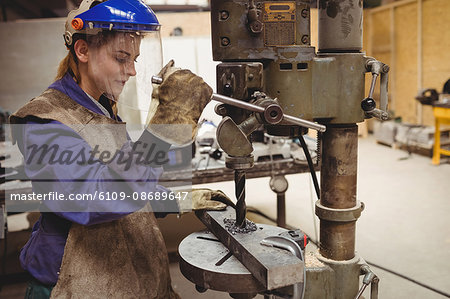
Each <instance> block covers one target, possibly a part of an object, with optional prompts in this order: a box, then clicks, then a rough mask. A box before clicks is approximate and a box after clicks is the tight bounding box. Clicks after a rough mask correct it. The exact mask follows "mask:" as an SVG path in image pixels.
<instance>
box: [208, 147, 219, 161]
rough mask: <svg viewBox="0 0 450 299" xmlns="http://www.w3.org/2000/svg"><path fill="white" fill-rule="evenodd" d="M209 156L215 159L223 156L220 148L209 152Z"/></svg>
mask: <svg viewBox="0 0 450 299" xmlns="http://www.w3.org/2000/svg"><path fill="white" fill-rule="evenodd" d="M209 156H210V157H211V158H213V159H214V160H219V159H220V158H222V152H221V151H220V150H219V149H216V150H215V151H213V152H212V153H209Z"/></svg>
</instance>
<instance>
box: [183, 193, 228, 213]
mask: <svg viewBox="0 0 450 299" xmlns="http://www.w3.org/2000/svg"><path fill="white" fill-rule="evenodd" d="M178 205H179V210H180V214H183V213H186V212H190V211H196V210H212V211H220V210H225V209H226V207H227V206H232V207H233V208H234V207H236V206H235V204H234V203H233V202H232V201H231V199H230V198H229V197H228V196H226V195H225V193H223V192H222V191H220V190H211V189H206V188H205V189H192V192H191V198H186V199H184V200H180V201H179V202H178Z"/></svg>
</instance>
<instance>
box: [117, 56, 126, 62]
mask: <svg viewBox="0 0 450 299" xmlns="http://www.w3.org/2000/svg"><path fill="white" fill-rule="evenodd" d="M116 60H117V62H118V63H127V62H128V58H125V57H118V56H117V57H116Z"/></svg>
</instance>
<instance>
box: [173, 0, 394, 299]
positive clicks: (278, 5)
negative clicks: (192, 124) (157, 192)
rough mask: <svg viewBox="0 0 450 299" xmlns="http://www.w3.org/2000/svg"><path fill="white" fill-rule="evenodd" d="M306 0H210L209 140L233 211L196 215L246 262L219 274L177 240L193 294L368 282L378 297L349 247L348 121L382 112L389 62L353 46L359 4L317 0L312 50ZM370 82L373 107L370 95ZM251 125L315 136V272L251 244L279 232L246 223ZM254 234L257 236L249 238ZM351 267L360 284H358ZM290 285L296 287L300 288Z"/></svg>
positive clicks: (334, 290) (346, 288)
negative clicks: (221, 156) (212, 109)
mask: <svg viewBox="0 0 450 299" xmlns="http://www.w3.org/2000/svg"><path fill="white" fill-rule="evenodd" d="M309 3H310V1H309V0H296V1H282V0H279V1H275V0H273V1H257V0H212V1H211V25H212V48H213V59H214V60H215V61H221V62H222V63H220V64H219V65H218V66H217V94H215V95H213V99H215V100H218V101H220V102H222V104H220V105H218V106H217V107H216V113H218V114H219V115H221V116H223V120H222V122H221V123H220V125H219V127H218V129H217V140H218V143H219V145H220V146H221V148H222V149H223V150H224V152H225V153H227V158H226V166H227V167H229V168H231V169H234V170H235V188H236V199H237V204H236V211H235V215H234V217H233V212H230V211H229V210H227V211H226V212H200V213H198V216H199V218H200V219H201V220H202V221H203V223H205V225H206V226H207V228H208V229H209V230H210V231H211V232H212V233H213V234H214V235H215V237H214V239H215V240H219V241H221V242H222V243H223V244H224V245H225V246H226V249H228V250H230V252H232V253H233V255H234V257H235V258H236V259H237V260H239V262H240V263H242V264H243V265H245V267H246V269H240V268H239V266H237V264H239V265H240V263H239V262H238V261H237V260H236V261H234V262H233V263H236V264H233V265H235V266H234V268H233V267H232V268H233V269H237V268H239V269H240V270H239V271H237V272H236V273H234V272H233V271H232V270H230V269H228V270H224V271H225V273H220V274H217V273H216V272H215V271H216V270H217V269H213V268H214V267H213V268H211V267H210V266H209V265H206V264H202V263H201V262H199V259H198V258H197V259H196V258H195V256H193V255H192V254H194V255H195V253H194V252H195V250H199V248H198V247H195V246H194V245H193V244H191V245H192V246H194V247H192V246H190V247H189V246H186V243H185V242H184V241H183V242H182V244H181V245H180V256H181V259H182V261H181V263H180V266H181V269H182V272H183V274H184V275H185V276H186V277H187V278H188V279H190V280H191V281H193V282H194V283H196V285H197V286H199V287H200V289H202V288H211V289H217V290H221V291H227V292H229V293H230V294H236V293H239V294H240V295H239V296H241V297H242V296H244V295H243V294H242V293H247V295H245V296H247V297H245V298H251V297H252V296H253V295H254V294H256V293H258V292H259V293H264V292H265V291H266V293H265V294H269V293H270V292H269V293H268V292H267V291H273V290H279V289H280V288H283V287H286V286H289V285H293V286H294V287H293V288H292V289H291V290H290V291H288V293H289V294H290V295H285V296H292V297H294V298H302V296H303V293H304V297H305V298H355V297H356V298H358V297H359V296H361V294H362V291H364V288H365V287H366V286H367V285H368V284H370V283H372V285H373V287H372V297H373V298H376V296H377V288H376V286H377V282H378V278H377V277H376V276H375V275H373V273H372V272H371V271H370V268H368V266H367V265H365V263H364V261H363V260H362V258H360V257H359V256H357V255H356V253H355V228H356V220H357V219H358V218H359V216H360V214H361V211H362V210H363V208H364V205H363V204H362V203H361V202H359V201H357V199H356V177H357V144H358V140H357V138H358V133H357V126H356V123H358V122H362V121H363V120H364V119H365V118H369V117H377V118H379V119H383V120H384V119H387V112H386V109H387V83H388V75H387V74H388V71H389V67H388V66H387V65H385V64H383V63H381V62H379V61H377V60H375V59H374V58H371V57H366V56H365V55H364V53H362V52H361V50H362V9H363V8H362V0H340V1H337V0H318V17H319V37H318V42H319V43H318V51H317V53H316V51H315V49H314V47H312V46H311V45H310V4H309ZM366 72H370V73H372V82H371V87H370V90H369V95H368V97H366V98H365V95H364V85H365V73H366ZM378 77H379V78H380V105H379V108H377V107H376V102H375V101H374V100H373V98H372V96H373V93H374V89H375V83H376V81H377V78H378ZM260 127H264V130H265V131H266V132H267V133H268V134H271V135H277V136H287V137H291V138H294V137H297V136H300V135H302V134H304V133H305V128H312V129H315V130H318V131H321V132H324V133H323V141H322V164H321V192H320V199H319V200H318V201H317V203H316V215H317V216H318V217H319V219H320V248H319V251H318V252H317V254H316V256H317V258H318V259H319V260H320V261H321V262H322V265H323V266H321V267H316V268H308V267H305V265H304V264H299V263H297V262H296V261H295V260H289V259H288V258H287V257H285V256H284V255H283V254H282V253H281V252H280V251H278V252H277V251H274V252H273V253H271V254H273V258H272V259H274V260H276V261H275V262H273V261H268V260H267V256H265V255H264V254H266V253H267V252H266V248H264V250H263V249H261V248H260V247H261V246H262V245H261V244H260V243H263V244H264V243H265V245H267V243H268V241H267V240H268V239H267V238H268V237H267V236H268V235H270V234H275V235H278V234H283V233H285V230H283V229H280V228H273V229H272V228H267V227H264V229H262V228H261V227H260V229H256V231H254V232H253V231H251V230H246V228H247V226H248V222H247V221H246V219H245V214H246V205H245V171H246V170H248V169H250V168H251V167H252V165H253V157H252V155H251V153H252V151H253V148H252V145H251V142H250V141H249V138H248V136H250V134H251V133H252V132H253V131H254V130H256V129H258V128H260ZM224 215H226V216H224ZM230 218H233V220H234V221H235V222H234V223H233V225H234V226H235V227H237V228H239V229H241V230H238V231H237V233H236V230H235V231H233V233H231V232H230V231H228V232H227V230H226V229H225V228H224V224H223V222H224V221H229V219H230ZM257 227H258V225H257ZM260 231H265V232H267V235H264V236H258V237H256V235H257V234H259V233H260ZM188 238H189V237H188ZM258 238H263V239H264V240H266V241H261V240H260V239H258ZM269 239H270V238H269ZM288 239H289V238H288ZM279 241H280V240H278V241H275V243H274V244H275V245H274V247H277V248H278V249H282V248H284V249H288V250H290V251H291V252H294V251H295V250H291V249H292V248H294V247H295V245H292V244H293V243H292V242H291V244H290V245H286V246H285V247H283V245H281V243H283V242H284V241H286V240H284V241H283V242H279ZM252 242H253V243H256V244H251V243H252ZM286 242H288V243H289V241H286ZM194 243H195V242H194ZM294 243H295V242H294ZM216 245H217V244H216ZM216 245H214V246H216ZM201 246H202V247H204V246H207V244H202V245H201ZM258 246H259V247H258ZM187 247H189V249H187ZM216 249H217V248H216ZM187 251H189V252H190V254H187ZM219 251H220V250H219ZM261 251H264V254H262V253H261ZM188 256H189V257H188ZM281 256H282V257H281ZM234 257H233V258H234ZM300 259H302V257H300ZM277 262H279V265H278V266H279V267H277V265H276V264H277ZM247 269H248V270H249V272H250V273H251V275H250V278H248V279H249V281H248V282H247V285H248V289H247V291H245V292H244V290H243V289H242V288H238V287H237V288H236V289H234V288H233V284H235V285H238V284H239V283H238V281H239V280H241V281H242V279H244V278H243V277H244V276H246V274H248V273H247V272H245V271H246V270H247ZM274 269H275V270H274ZM293 269H294V270H293ZM303 270H306V271H305V272H306V277H305V275H303V272H302V271H303ZM227 271H228V272H227ZM299 272H302V273H299ZM233 273H234V276H233ZM244 273H245V274H244ZM361 274H365V275H366V276H365V278H366V279H365V280H364V284H363V287H362V288H361V289H359V287H358V286H359V276H360V275H361ZM223 275H225V276H226V280H227V281H228V282H229V283H228V284H227V286H219V284H220V283H218V282H217V280H221V279H223V277H224V276H223ZM207 277H209V279H208V278H207ZM281 277H282V278H281ZM234 278H236V279H234ZM280 280H282V281H281V282H280ZM300 284H301V285H302V287H303V288H304V290H303V291H302V292H300V291H299V289H298V286H299V285H300ZM251 286H253V287H251ZM358 290H359V291H358ZM274 293H276V292H272V294H274ZM278 295H279V296H282V295H280V294H278ZM233 296H235V297H236V298H240V297H239V296H237V295H233ZM267 296H269V295H267ZM242 298H244V297H242Z"/></svg>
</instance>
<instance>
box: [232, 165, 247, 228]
mask: <svg viewBox="0 0 450 299" xmlns="http://www.w3.org/2000/svg"><path fill="white" fill-rule="evenodd" d="M234 185H235V192H236V199H237V202H236V226H237V227H241V228H243V227H245V225H246V221H245V215H246V213H247V206H246V205H245V171H243V170H235V171H234Z"/></svg>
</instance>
